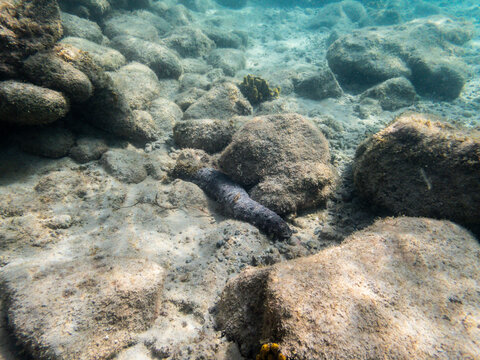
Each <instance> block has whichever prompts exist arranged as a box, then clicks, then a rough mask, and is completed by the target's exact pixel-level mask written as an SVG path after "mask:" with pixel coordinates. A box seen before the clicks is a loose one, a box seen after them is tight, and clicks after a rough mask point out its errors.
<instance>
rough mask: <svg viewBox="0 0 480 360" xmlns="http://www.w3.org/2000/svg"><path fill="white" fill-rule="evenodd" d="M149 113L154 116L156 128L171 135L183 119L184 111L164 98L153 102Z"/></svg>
mask: <svg viewBox="0 0 480 360" xmlns="http://www.w3.org/2000/svg"><path fill="white" fill-rule="evenodd" d="M148 112H149V113H150V114H151V115H152V118H153V121H154V123H155V126H156V128H157V129H159V130H160V131H161V132H162V133H164V134H165V133H166V134H171V132H172V129H173V126H174V125H175V123H176V122H177V121H179V120H181V119H182V117H183V111H182V109H180V107H179V106H178V105H177V104H175V103H174V102H173V101H170V100H168V99H164V98H158V99H155V100H153V101H152V102H151V104H150V107H149V108H148Z"/></svg>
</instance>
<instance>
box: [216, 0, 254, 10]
mask: <svg viewBox="0 0 480 360" xmlns="http://www.w3.org/2000/svg"><path fill="white" fill-rule="evenodd" d="M215 1H216V2H217V3H219V4H220V5H222V6H225V7H229V8H232V9H241V8H243V7H244V6H246V5H247V0H215Z"/></svg>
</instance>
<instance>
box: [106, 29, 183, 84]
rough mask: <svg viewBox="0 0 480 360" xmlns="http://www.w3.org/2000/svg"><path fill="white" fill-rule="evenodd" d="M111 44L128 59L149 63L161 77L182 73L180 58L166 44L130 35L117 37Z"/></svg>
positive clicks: (172, 76) (176, 75)
mask: <svg viewBox="0 0 480 360" xmlns="http://www.w3.org/2000/svg"><path fill="white" fill-rule="evenodd" d="M111 46H112V47H114V48H115V49H117V50H118V51H120V52H121V53H122V54H123V55H125V56H126V57H127V59H128V60H130V61H138V62H140V63H142V64H145V65H147V66H148V67H149V68H151V69H152V70H153V71H155V73H156V74H157V76H158V77H159V78H172V79H178V78H179V77H180V75H182V72H183V68H182V63H181V62H180V58H179V57H178V56H177V55H176V54H175V53H174V52H173V51H172V50H170V49H169V48H167V47H166V46H163V45H159V44H156V43H154V42H150V41H145V40H142V39H139V38H136V37H133V36H128V35H124V36H117V37H115V38H114V39H113V40H112V42H111Z"/></svg>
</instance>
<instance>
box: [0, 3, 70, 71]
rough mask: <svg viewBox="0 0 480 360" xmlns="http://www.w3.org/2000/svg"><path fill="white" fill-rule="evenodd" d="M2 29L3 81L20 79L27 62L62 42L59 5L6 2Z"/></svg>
mask: <svg viewBox="0 0 480 360" xmlns="http://www.w3.org/2000/svg"><path fill="white" fill-rule="evenodd" d="M0 29H1V31H0V80H1V79H5V78H13V77H16V75H17V72H18V70H19V68H20V66H21V65H22V61H23V59H25V58H26V57H28V56H29V55H33V54H35V53H36V52H37V51H41V50H45V49H49V48H51V47H53V45H54V44H55V43H56V42H57V41H58V39H60V37H61V36H62V25H61V21H60V9H59V7H58V4H57V2H56V1H27V0H11V1H2V2H0Z"/></svg>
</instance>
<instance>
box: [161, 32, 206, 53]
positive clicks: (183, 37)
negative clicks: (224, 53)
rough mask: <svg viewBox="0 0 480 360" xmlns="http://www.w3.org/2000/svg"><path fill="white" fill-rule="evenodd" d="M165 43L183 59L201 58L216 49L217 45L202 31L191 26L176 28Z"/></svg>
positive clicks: (164, 40)
mask: <svg viewBox="0 0 480 360" xmlns="http://www.w3.org/2000/svg"><path fill="white" fill-rule="evenodd" d="M163 42H164V43H165V45H167V46H168V47H169V48H171V49H173V50H175V51H177V52H178V53H179V54H180V55H181V56H182V57H201V56H204V55H207V54H208V53H209V52H210V51H211V50H212V49H213V48H214V47H215V43H214V42H213V41H212V40H210V38H209V37H208V36H207V35H205V34H204V33H203V32H202V30H200V29H198V28H196V27H191V26H180V27H177V28H175V29H174V30H173V31H172V33H171V34H170V35H169V36H168V37H166V38H165V39H163Z"/></svg>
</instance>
